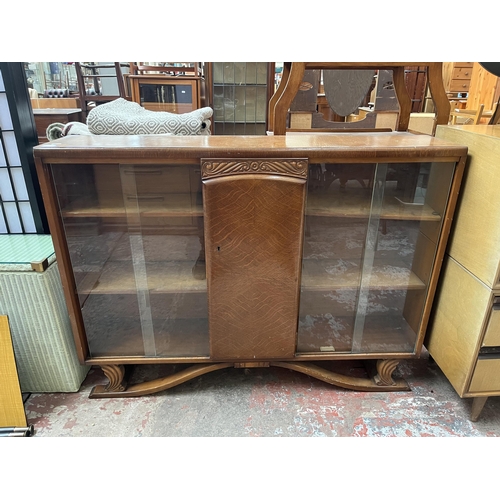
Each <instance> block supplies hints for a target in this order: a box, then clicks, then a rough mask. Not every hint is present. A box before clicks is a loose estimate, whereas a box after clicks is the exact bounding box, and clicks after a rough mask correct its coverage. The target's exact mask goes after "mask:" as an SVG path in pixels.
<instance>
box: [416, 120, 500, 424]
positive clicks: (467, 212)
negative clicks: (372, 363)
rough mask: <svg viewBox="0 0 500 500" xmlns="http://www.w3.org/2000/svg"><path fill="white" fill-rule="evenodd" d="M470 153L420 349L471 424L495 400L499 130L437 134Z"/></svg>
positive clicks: (499, 377) (449, 129) (499, 321)
mask: <svg viewBox="0 0 500 500" xmlns="http://www.w3.org/2000/svg"><path fill="white" fill-rule="evenodd" d="M436 137H439V138H441V139H443V140H447V141H451V142H454V143H456V144H461V145H462V144H463V145H466V146H467V147H468V151H469V159H468V164H467V168H466V175H465V178H464V182H463V186H462V190H461V194H460V197H459V203H458V207H457V213H456V216H455V222H454V224H453V227H452V233H451V236H450V242H449V247H448V250H447V255H446V257H445V263H444V267H443V273H442V276H441V282H440V285H439V287H438V292H437V296H436V301H435V304H434V308H433V312H432V315H431V320H430V323H429V330H428V334H427V338H426V341H425V345H426V347H427V349H428V350H429V353H430V354H431V356H432V357H433V359H434V360H435V361H436V363H437V364H438V366H439V367H440V368H441V369H442V371H443V372H444V374H445V375H446V377H447V378H448V379H449V381H450V382H451V384H452V385H453V387H454V388H455V390H456V391H457V393H458V395H459V396H460V397H463V398H474V399H473V405H472V413H471V420H473V421H476V420H477V419H478V418H479V415H480V413H481V411H482V409H483V407H484V404H485V403H486V400H487V398H488V397H489V396H499V395H500V224H499V217H500V198H499V196H498V186H499V183H500V162H499V158H500V127H498V126H488V125H456V126H438V127H437V131H436Z"/></svg>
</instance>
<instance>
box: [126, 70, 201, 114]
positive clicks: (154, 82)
mask: <svg viewBox="0 0 500 500" xmlns="http://www.w3.org/2000/svg"><path fill="white" fill-rule="evenodd" d="M185 64H188V66H186V67H183V66H173V65H170V66H151V65H148V63H141V62H139V63H130V73H129V74H127V75H126V78H125V81H126V86H127V87H128V89H127V91H128V93H129V94H130V98H131V100H132V101H133V102H136V103H138V104H140V105H141V106H142V107H144V108H146V109H149V110H150V111H166V112H168V113H179V114H181V113H189V112H190V111H194V110H195V109H199V108H201V107H203V106H204V103H205V81H204V78H203V76H202V74H201V63H185Z"/></svg>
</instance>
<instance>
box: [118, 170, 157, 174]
mask: <svg viewBox="0 0 500 500" xmlns="http://www.w3.org/2000/svg"><path fill="white" fill-rule="evenodd" d="M123 173H124V174H126V175H161V174H162V171H161V170H124V171H123Z"/></svg>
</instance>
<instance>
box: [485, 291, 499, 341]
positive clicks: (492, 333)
mask: <svg viewBox="0 0 500 500" xmlns="http://www.w3.org/2000/svg"><path fill="white" fill-rule="evenodd" d="M497 300H500V297H499V298H498V299H497ZM482 345H483V346H484V347H500V303H498V304H494V305H493V309H492V310H491V316H490V320H489V322H488V326H487V327H486V333H485V334H484V340H483V344H482Z"/></svg>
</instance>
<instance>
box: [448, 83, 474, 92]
mask: <svg viewBox="0 0 500 500" xmlns="http://www.w3.org/2000/svg"><path fill="white" fill-rule="evenodd" d="M469 86H470V81H469V80H452V81H451V84H450V91H451V92H468V91H469Z"/></svg>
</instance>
